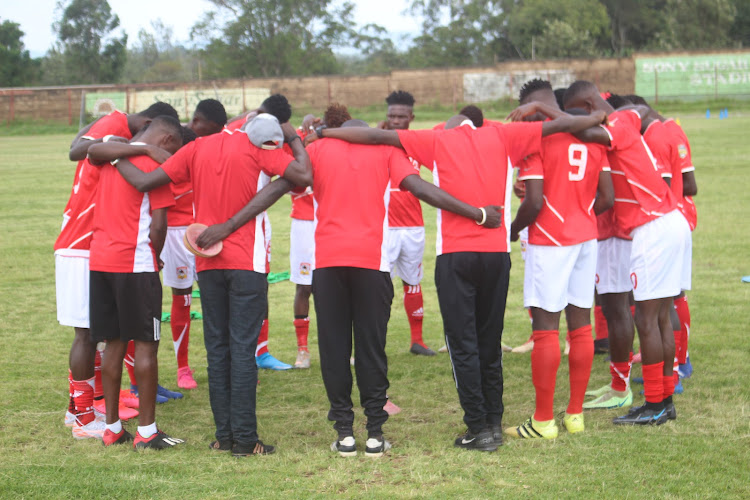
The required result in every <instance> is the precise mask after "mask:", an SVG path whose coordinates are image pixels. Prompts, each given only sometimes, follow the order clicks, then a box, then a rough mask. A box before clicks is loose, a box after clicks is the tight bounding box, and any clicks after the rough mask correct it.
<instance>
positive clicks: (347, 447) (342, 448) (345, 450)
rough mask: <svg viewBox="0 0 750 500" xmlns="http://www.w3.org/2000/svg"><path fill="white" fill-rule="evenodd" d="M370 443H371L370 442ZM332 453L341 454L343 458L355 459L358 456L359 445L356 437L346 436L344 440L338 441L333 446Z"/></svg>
mask: <svg viewBox="0 0 750 500" xmlns="http://www.w3.org/2000/svg"><path fill="white" fill-rule="evenodd" d="M368 442H369V441H368ZM331 451H337V452H339V455H341V456H342V457H354V456H356V455H357V444H356V442H355V441H354V436H346V437H345V438H344V439H341V440H339V439H337V440H336V441H334V442H333V444H332V445H331Z"/></svg>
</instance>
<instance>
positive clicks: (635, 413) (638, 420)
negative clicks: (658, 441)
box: [612, 405, 668, 425]
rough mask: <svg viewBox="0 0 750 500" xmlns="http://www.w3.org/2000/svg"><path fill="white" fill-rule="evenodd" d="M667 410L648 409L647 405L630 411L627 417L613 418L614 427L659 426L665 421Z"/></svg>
mask: <svg viewBox="0 0 750 500" xmlns="http://www.w3.org/2000/svg"><path fill="white" fill-rule="evenodd" d="M667 418H668V417H667V410H666V409H665V408H663V407H662V408H661V409H654V408H648V405H643V406H639V407H638V408H633V409H631V410H630V411H629V412H628V414H627V415H623V416H621V417H617V418H614V419H613V420H612V423H613V424H615V425H661V424H663V423H664V422H666V421H667Z"/></svg>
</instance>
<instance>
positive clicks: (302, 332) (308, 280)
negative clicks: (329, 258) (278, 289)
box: [289, 219, 315, 368]
mask: <svg viewBox="0 0 750 500" xmlns="http://www.w3.org/2000/svg"><path fill="white" fill-rule="evenodd" d="M314 257H315V223H314V222H313V221H307V220H299V219H292V226H291V230H290V232H289V266H290V267H289V268H290V269H291V276H290V281H291V282H292V283H294V284H295V285H296V288H295V291H294V306H293V307H294V333H295V335H296V337H297V359H296V360H295V362H294V367H295V368H310V350H309V348H308V343H307V338H308V333H309V329H310V317H309V312H310V295H311V294H312V262H313V260H314Z"/></svg>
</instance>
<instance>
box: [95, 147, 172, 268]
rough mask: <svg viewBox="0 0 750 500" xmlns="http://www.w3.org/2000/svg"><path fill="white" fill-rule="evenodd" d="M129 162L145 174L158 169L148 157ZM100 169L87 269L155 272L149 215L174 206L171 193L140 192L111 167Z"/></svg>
mask: <svg viewBox="0 0 750 500" xmlns="http://www.w3.org/2000/svg"><path fill="white" fill-rule="evenodd" d="M128 161H130V162H131V163H132V164H133V165H135V166H136V167H138V168H139V169H140V170H142V171H144V172H151V171H153V170H156V169H157V168H159V164H158V163H157V162H155V161H154V160H152V159H151V158H149V157H148V156H134V157H132V158H128ZM101 170H102V172H101V175H100V177H99V186H98V188H97V190H96V211H95V212H94V225H93V229H94V234H93V236H92V238H91V257H90V261H89V268H90V269H91V270H92V271H102V272H108V273H147V272H158V271H159V264H158V261H157V257H158V256H157V255H156V252H155V251H154V248H153V247H152V246H151V238H150V231H151V212H152V211H153V210H157V209H159V208H169V207H172V206H174V197H173V196H172V190H171V189H170V187H169V185H164V186H160V187H158V188H156V189H154V190H153V191H149V192H148V193H141V192H139V191H138V190H137V189H135V188H134V187H133V186H131V185H130V184H128V182H127V181H126V180H125V178H124V177H122V176H121V175H120V174H119V173H118V172H117V169H116V168H115V167H114V166H112V165H109V164H107V165H104V166H103V167H101Z"/></svg>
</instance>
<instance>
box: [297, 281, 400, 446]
mask: <svg viewBox="0 0 750 500" xmlns="http://www.w3.org/2000/svg"><path fill="white" fill-rule="evenodd" d="M312 289H313V294H314V296H315V314H316V316H317V320H318V347H319V349H320V370H321V372H322V375H323V383H324V385H325V388H326V393H327V394H328V401H329V402H330V405H331V407H330V410H329V412H328V419H329V420H331V421H333V422H335V424H334V426H333V427H334V429H336V430H337V431H338V432H339V435H342V436H345V435H351V434H352V425H353V423H354V411H353V410H352V397H351V394H352V371H351V366H350V365H349V357H350V356H351V352H352V331H353V332H354V351H355V355H354V358H355V363H354V370H355V373H356V374H357V387H358V388H359V397H360V403H361V405H362V407H363V408H364V411H365V416H366V417H367V431H368V435H370V436H378V435H380V434H382V426H383V423H385V421H386V420H387V419H388V414H387V413H386V411H385V410H384V409H383V406H385V403H386V390H387V389H388V360H387V358H386V355H385V337H386V331H387V327H388V319H389V318H390V314H391V302H393V283H392V281H391V277H390V274H389V273H385V272H381V271H375V270H371V269H362V268H357V267H326V268H322V269H315V271H313V283H312Z"/></svg>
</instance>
